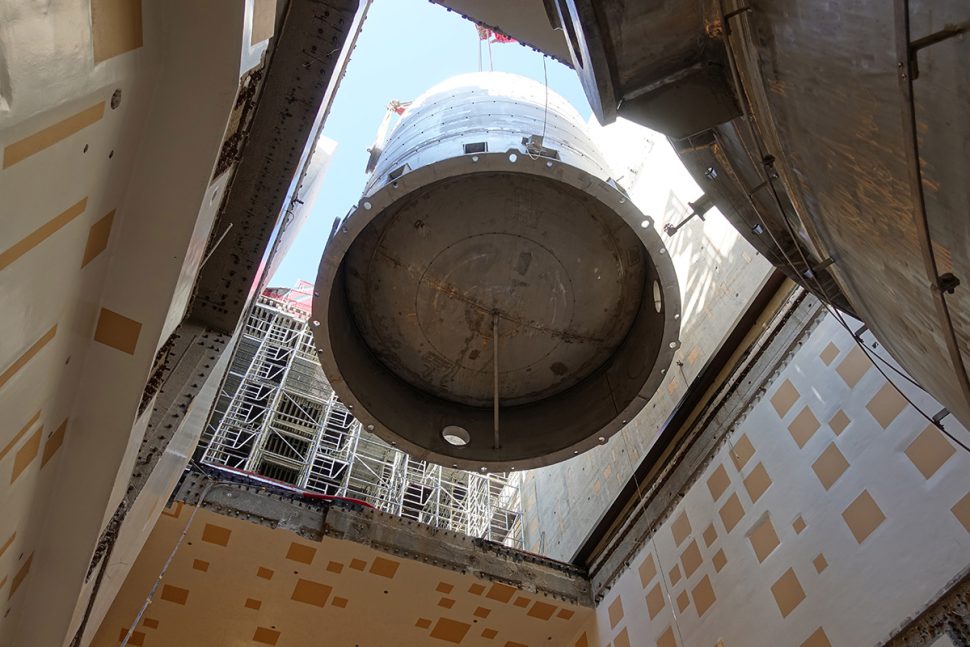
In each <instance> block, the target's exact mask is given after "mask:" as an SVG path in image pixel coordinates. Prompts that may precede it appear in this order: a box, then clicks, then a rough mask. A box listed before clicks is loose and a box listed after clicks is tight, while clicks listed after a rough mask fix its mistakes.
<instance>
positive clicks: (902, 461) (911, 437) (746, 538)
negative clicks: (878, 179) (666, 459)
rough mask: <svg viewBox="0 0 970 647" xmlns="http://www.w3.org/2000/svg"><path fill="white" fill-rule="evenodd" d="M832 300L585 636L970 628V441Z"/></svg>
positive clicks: (921, 635)
mask: <svg viewBox="0 0 970 647" xmlns="http://www.w3.org/2000/svg"><path fill="white" fill-rule="evenodd" d="M813 301H814V299H813ZM819 312H820V314H819V315H818V316H817V317H811V318H807V320H806V323H800V324H799V326H800V327H802V328H804V331H805V332H804V336H802V337H801V341H800V343H799V344H795V345H793V346H792V347H791V350H790V354H789V355H788V356H787V357H785V356H781V357H780V359H781V362H780V370H777V371H773V370H772V369H771V368H770V367H769V368H768V369H766V370H764V371H763V372H760V373H759V372H758V371H753V372H752V373H751V374H750V375H751V377H753V378H754V380H755V382H756V383H758V384H759V385H760V388H755V387H754V386H753V387H751V392H753V393H755V394H757V395H754V396H753V397H749V398H747V400H748V401H747V402H744V403H743V405H744V406H745V407H747V408H746V413H745V414H744V415H743V416H742V417H741V418H740V419H739V421H738V422H737V424H735V425H734V426H733V428H729V429H717V430H712V429H710V428H709V429H708V430H705V432H704V433H724V434H725V437H724V441H723V442H722V443H721V444H720V445H719V446H716V447H715V449H714V451H713V453H712V455H711V457H710V460H709V461H708V462H707V463H701V464H700V467H699V469H697V470H696V472H694V473H693V475H692V478H693V479H694V480H693V482H692V484H691V485H690V486H689V487H688V488H686V490H685V491H683V497H682V498H677V499H674V500H673V502H672V503H671V505H670V506H669V507H668V508H667V509H666V510H665V511H664V513H663V514H664V516H662V517H660V518H661V519H662V521H661V523H659V524H658V525H657V526H656V529H655V531H654V532H653V533H652V534H650V535H647V536H646V537H645V538H643V540H642V543H641V544H640V546H639V548H636V549H633V552H632V553H631V554H630V556H629V566H628V567H626V568H625V570H623V571H621V573H622V574H621V575H620V576H619V577H618V578H616V579H615V582H614V583H613V585H612V587H611V588H609V590H607V591H606V592H605V594H604V595H603V597H602V599H601V600H600V602H599V604H598V607H597V612H596V617H595V619H593V620H591V621H590V622H589V624H588V626H587V627H586V628H585V629H584V630H583V631H582V632H581V633H580V634H579V635H577V636H576V639H575V640H574V642H573V643H570V645H590V646H592V645H597V646H598V645H606V644H612V645H615V646H628V645H659V646H661V647H673V646H675V645H724V646H726V647H734V646H735V645H745V646H746V647H760V646H762V645H763V646H769V645H770V646H775V645H791V646H793V647H831V646H840V645H882V644H885V643H886V641H888V640H890V639H891V638H893V637H894V636H897V634H900V633H901V634H902V635H899V636H898V638H897V642H893V643H891V644H907V645H935V644H937V643H936V641H937V640H939V641H941V642H940V643H939V644H943V645H947V644H961V645H962V644H967V642H966V640H967V638H968V636H967V635H966V634H965V632H964V629H961V627H963V628H965V627H966V624H965V622H966V618H965V614H966V606H965V603H963V606H962V607H960V603H959V598H960V596H961V593H960V591H961V590H962V591H963V593H962V597H963V598H964V599H965V596H966V588H967V582H968V579H967V574H968V562H970V557H968V556H970V454H968V453H967V452H965V451H963V450H962V449H960V448H959V447H957V446H956V445H955V444H953V443H952V442H951V441H949V440H948V439H947V438H946V437H945V436H944V435H943V434H942V433H940V432H939V431H938V430H937V429H936V428H935V427H933V426H931V425H929V424H928V423H927V421H926V419H925V418H923V417H922V416H921V415H920V414H919V413H918V411H917V410H916V409H915V408H914V407H913V406H909V405H908V404H907V403H906V401H905V400H904V399H903V398H902V397H901V396H900V395H899V394H898V393H897V392H896V390H895V389H894V388H893V387H892V386H891V385H890V384H889V383H887V381H886V379H884V378H883V376H882V375H881V374H880V373H879V372H878V371H877V370H876V369H875V367H874V366H873V364H872V363H871V362H870V361H869V360H868V359H867V358H866V357H865V355H864V354H863V353H862V351H861V350H860V349H859V348H858V347H857V346H856V344H855V342H854V341H853V339H852V337H851V336H850V335H849V334H848V333H847V332H846V331H845V330H844V329H843V328H842V327H841V326H840V324H839V322H838V321H836V320H835V319H834V317H832V316H830V315H828V314H825V313H824V311H819ZM813 322H817V323H813ZM786 325H788V324H786ZM867 339H868V340H869V341H870V345H871V338H870V337H868V336H867ZM876 350H877V352H880V353H885V349H883V348H882V347H881V346H878V347H877V349H876ZM746 379H747V378H746ZM906 386H907V387H908V388H905V389H904V390H905V391H906V394H907V396H909V397H910V398H912V399H913V400H914V402H915V403H916V404H917V405H918V406H919V407H920V408H922V409H923V410H924V411H929V412H935V411H937V410H938V408H939V405H938V404H937V403H935V402H934V401H933V400H932V399H931V398H930V397H929V396H927V395H925V394H923V393H921V392H919V391H918V390H917V389H915V388H914V387H909V385H906ZM944 422H945V425H946V428H947V430H948V431H949V432H950V433H952V434H955V435H956V436H957V437H959V438H963V439H964V440H970V433H967V431H966V430H964V429H962V428H961V427H960V426H959V424H958V423H957V422H956V421H955V420H954V418H953V417H952V416H949V417H948V418H946V420H945V421H944ZM629 545H630V546H633V544H629ZM961 578H962V584H960V583H959V582H960V581H961ZM955 582H956V583H957V584H956V586H955V587H954V588H952V589H951V587H952V586H953V585H954V583H955ZM941 594H942V596H943V601H944V604H937V599H938V598H940V596H941ZM954 595H956V596H957V597H956V600H957V602H956V603H955V606H954V605H950V606H951V607H953V608H951V609H950V610H947V609H946V608H944V609H942V614H940V613H936V611H934V609H937V608H938V607H946V606H947V605H946V604H945V600H946V599H947V598H950V597H953V596H954ZM927 607H930V614H929V615H930V616H934V617H936V618H937V620H936V621H932V622H916V623H914V624H911V625H908V624H907V623H908V622H909V619H910V618H913V617H915V616H917V614H920V613H921V612H922V611H923V610H924V608H927ZM961 608H962V609H963V611H962V612H961V611H960V609H961ZM961 613H962V614H963V615H964V617H963V618H962V619H961V617H960V614H961ZM934 614H935V615H934ZM941 618H942V619H941ZM951 620H952V622H951ZM931 625H932V626H931ZM948 634H949V637H947V636H948ZM951 638H952V641H951V642H947V641H948V640H951Z"/></svg>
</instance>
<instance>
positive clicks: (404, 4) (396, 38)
mask: <svg viewBox="0 0 970 647" xmlns="http://www.w3.org/2000/svg"><path fill="white" fill-rule="evenodd" d="M477 47H478V35H477V33H476V31H475V26H474V25H473V24H472V23H471V22H469V21H467V20H465V19H464V18H462V17H461V16H459V15H457V14H455V13H452V12H449V11H447V10H446V9H444V8H443V7H439V6H437V5H433V4H431V3H430V2H428V1H427V0H374V3H373V5H372V6H371V9H370V12H369V13H368V17H367V20H366V21H365V22H364V28H363V31H362V32H361V35H360V38H359V40H358V41H357V47H356V49H355V50H354V53H353V55H352V58H351V60H350V63H349V64H348V66H347V75H346V76H345V77H344V80H343V82H342V83H341V85H340V89H339V90H338V91H337V96H336V99H335V101H334V105H333V109H332V110H331V112H330V116H329V117H328V119H327V123H326V124H325V126H324V131H323V132H324V135H326V136H327V137H330V138H331V139H334V140H336V141H337V152H336V154H335V155H334V159H333V161H332V162H331V164H330V169H329V170H328V171H327V175H326V177H325V178H324V180H323V185H322V187H321V190H320V193H319V195H318V197H317V202H316V205H314V207H313V211H312V212H311V214H310V217H309V218H308V220H307V222H306V224H305V225H304V227H303V230H302V231H301V233H300V236H299V238H298V239H297V240H296V241H295V242H294V243H293V246H292V247H291V248H290V252H289V254H287V256H286V258H285V259H284V260H283V262H282V264H281V265H280V268H279V270H278V271H277V273H276V276H275V277H274V278H273V280H272V281H271V283H272V285H276V286H291V285H293V284H294V283H296V281H297V280H299V279H306V280H308V281H311V282H312V281H314V280H315V279H316V275H317V265H318V264H319V262H320V256H321V254H322V253H323V246H324V244H325V243H326V240H327V236H328V235H329V233H330V227H331V224H332V223H333V220H334V218H338V217H343V216H344V215H346V213H347V211H348V210H349V209H350V207H351V206H353V205H354V204H356V203H357V200H358V199H359V198H360V194H361V192H362V191H363V189H364V183H365V181H366V179H367V178H366V176H365V175H364V167H365V166H366V164H367V147H368V146H370V145H371V144H372V143H373V141H374V136H375V134H376V132H377V128H378V126H379V125H380V122H381V119H382V118H383V117H384V112H385V110H386V106H387V103H388V101H390V100H391V99H397V100H399V101H408V100H410V99H414V98H415V97H417V96H418V95H419V94H421V93H422V92H424V91H425V90H427V89H428V88H430V87H431V86H432V85H434V84H436V83H438V82H439V81H443V80H444V79H447V78H449V77H451V76H454V75H456V74H464V73H466V72H476V71H477V70H478V53H477ZM482 52H483V54H482V58H483V65H484V68H485V69H488V55H487V52H486V50H485V45H484V44H483V45H482ZM492 58H493V61H494V68H495V71H497V72H511V73H514V74H521V75H522V76H527V77H530V78H533V79H536V80H537V81H540V82H541V81H542V80H543V73H542V56H541V55H540V54H539V53H537V52H535V51H533V50H531V49H528V48H526V47H523V46H522V45H519V44H518V43H510V44H505V45H503V44H498V43H493V44H492ZM546 64H547V69H548V72H549V87H550V88H551V89H552V90H554V91H556V92H558V93H559V94H561V95H562V96H564V97H565V98H566V100H567V101H569V102H570V103H572V104H573V106H574V107H575V108H576V109H577V110H578V111H579V112H580V114H582V115H583V117H584V118H587V119H588V118H589V115H590V109H589V103H588V102H587V101H586V96H585V95H584V94H583V89H582V87H581V86H580V84H579V78H578V77H577V76H576V73H575V72H573V70H571V69H570V68H567V67H565V66H563V65H561V64H559V63H557V62H556V61H554V60H552V59H546Z"/></svg>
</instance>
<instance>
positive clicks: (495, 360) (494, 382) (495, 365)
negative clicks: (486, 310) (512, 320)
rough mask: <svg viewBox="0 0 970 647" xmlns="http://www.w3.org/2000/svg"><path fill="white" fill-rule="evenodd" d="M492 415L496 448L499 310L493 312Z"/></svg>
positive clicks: (497, 445) (497, 443) (497, 441)
mask: <svg viewBox="0 0 970 647" xmlns="http://www.w3.org/2000/svg"><path fill="white" fill-rule="evenodd" d="M492 416H493V421H492V425H493V433H494V434H495V439H494V440H495V449H498V448H499V446H500V445H499V438H498V312H497V311H496V312H493V313H492Z"/></svg>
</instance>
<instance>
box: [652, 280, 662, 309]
mask: <svg viewBox="0 0 970 647" xmlns="http://www.w3.org/2000/svg"><path fill="white" fill-rule="evenodd" d="M653 307H654V308H656V310H657V312H661V311H663V309H664V297H663V292H661V290H660V282H659V281H654V282H653Z"/></svg>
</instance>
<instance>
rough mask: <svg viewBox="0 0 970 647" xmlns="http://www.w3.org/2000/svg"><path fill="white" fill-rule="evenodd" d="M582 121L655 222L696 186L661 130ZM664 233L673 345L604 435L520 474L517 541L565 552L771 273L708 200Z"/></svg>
mask: <svg viewBox="0 0 970 647" xmlns="http://www.w3.org/2000/svg"><path fill="white" fill-rule="evenodd" d="M589 128H590V130H591V131H592V135H593V139H594V141H595V142H596V143H597V144H598V145H599V146H600V148H601V150H602V151H603V153H604V155H605V156H606V159H607V161H608V162H609V164H610V165H611V166H612V167H613V173H614V178H615V179H616V180H617V181H618V182H619V183H620V184H621V185H622V186H624V187H625V188H626V189H627V191H628V192H629V193H630V197H631V199H632V200H633V202H634V203H635V204H636V205H637V206H638V207H639V208H640V210H641V211H643V212H644V214H646V215H649V216H651V217H652V218H653V219H654V220H655V222H656V225H655V226H656V227H657V228H658V229H662V228H663V226H664V224H666V223H679V222H680V221H681V220H683V218H685V217H686V215H687V214H688V213H689V211H690V208H689V207H688V206H687V203H688V202H689V201H693V200H696V199H697V198H698V197H700V195H701V190H700V189H699V188H698V187H697V184H695V183H694V181H693V180H692V179H691V177H690V175H689V174H688V173H687V171H686V170H685V169H684V167H683V165H682V164H681V162H680V160H679V159H678V158H677V156H676V154H675V153H674V152H673V149H672V148H671V146H670V144H669V143H668V142H667V140H666V138H665V137H664V136H662V135H660V134H658V133H654V132H653V131H650V130H648V129H646V128H642V127H640V126H637V125H635V124H633V123H631V122H627V121H624V120H622V119H621V120H619V121H617V122H616V123H614V124H612V125H610V126H606V127H602V126H599V125H598V124H597V123H596V122H595V121H591V123H590V124H589ZM705 217H706V221H701V220H700V219H697V218H695V219H694V220H693V221H691V222H690V224H688V225H686V226H685V227H683V228H682V229H681V230H680V231H679V232H678V233H677V234H675V235H674V236H673V237H672V238H668V237H666V235H664V237H665V241H666V243H667V247H668V250H669V252H670V255H671V259H672V260H673V262H674V267H675V268H676V270H677V276H678V280H679V282H680V291H681V300H682V303H683V312H682V314H681V326H682V327H681V337H680V338H681V347H680V349H679V350H678V352H677V355H676V358H675V362H679V363H680V364H682V365H679V364H677V363H675V364H673V365H672V366H671V367H670V369H669V370H668V371H667V379H666V382H665V383H664V384H663V385H662V386H661V387H660V389H659V390H658V391H657V394H656V395H655V396H654V398H653V400H652V401H651V402H650V404H649V405H647V407H646V408H645V409H644V410H643V411H642V412H641V413H640V415H638V416H637V417H636V418H635V419H634V420H633V421H632V422H631V424H630V425H628V426H627V428H626V429H624V430H623V431H622V432H620V433H619V434H617V435H616V436H614V437H613V438H611V439H610V440H609V441H608V442H607V444H605V445H604V446H602V447H598V448H597V449H595V450H593V451H590V452H587V453H585V454H582V455H580V456H577V457H576V458H574V459H571V460H569V461H566V462H563V463H560V464H558V465H555V466H552V467H548V468H544V469H541V470H533V471H530V472H526V473H524V475H523V482H522V489H521V492H522V496H523V512H524V514H525V546H526V548H527V549H528V550H531V551H533V552H539V553H542V554H545V555H548V556H550V557H553V558H554V559H561V560H569V559H571V558H572V556H573V555H574V553H575V552H576V551H577V550H578V549H579V547H580V546H581V545H582V543H583V540H584V539H585V538H586V536H587V535H588V533H589V532H590V530H591V529H592V528H593V526H594V525H595V524H596V523H597V521H599V519H600V517H601V515H602V514H603V513H604V512H605V511H606V509H607V508H608V507H609V505H610V504H611V503H612V502H613V500H614V499H615V498H616V495H617V493H618V492H619V491H620V488H621V487H622V486H623V485H624V484H625V483H626V482H627V480H628V479H629V478H630V476H631V474H632V473H633V470H634V466H635V465H637V464H638V463H639V462H640V460H641V459H642V458H643V456H645V455H646V453H647V452H648V451H649V449H650V448H651V447H652V446H653V444H654V442H655V441H656V439H657V435H658V432H659V430H660V428H661V425H662V424H663V423H664V421H665V420H666V419H667V417H668V416H669V415H670V413H671V412H672V411H673V409H674V407H675V406H676V404H677V402H678V401H679V400H680V398H681V397H682V396H683V394H684V393H685V392H686V390H687V388H688V386H689V385H690V383H691V382H692V381H693V380H694V378H695V377H696V375H697V374H698V372H699V371H700V370H701V368H702V367H703V366H704V364H705V363H706V362H707V361H708V360H709V359H710V358H711V356H712V355H713V354H714V352H715V351H716V350H717V349H718V348H719V346H720V345H721V343H722V341H723V340H724V339H725V337H727V335H728V334H729V333H730V332H731V330H732V329H733V328H734V324H735V322H736V321H737V320H738V318H739V317H740V316H741V314H742V313H743V312H744V311H745V310H746V308H747V306H748V305H749V303H750V302H751V300H752V298H753V297H754V296H755V295H756V294H757V292H758V290H759V289H760V287H761V286H762V285H763V283H764V281H765V280H766V279H767V277H768V276H769V275H770V273H771V265H770V264H769V263H768V262H767V261H766V260H765V259H764V258H763V257H761V256H759V255H758V253H757V252H756V251H755V250H754V249H752V248H751V246H750V245H749V244H748V243H747V242H745V241H744V239H742V238H741V236H740V235H738V233H737V231H735V229H734V228H733V227H732V226H731V225H730V224H728V222H727V221H726V220H725V219H724V217H723V216H721V214H720V213H719V212H717V211H716V210H712V211H710V212H708V214H707V215H706V216H705Z"/></svg>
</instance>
